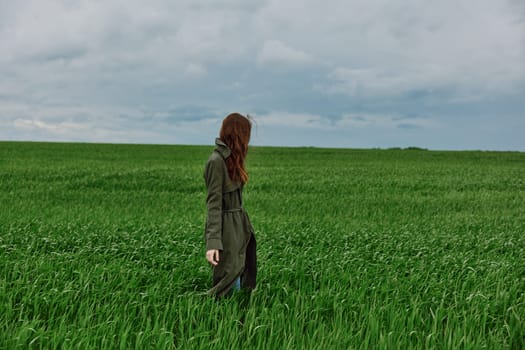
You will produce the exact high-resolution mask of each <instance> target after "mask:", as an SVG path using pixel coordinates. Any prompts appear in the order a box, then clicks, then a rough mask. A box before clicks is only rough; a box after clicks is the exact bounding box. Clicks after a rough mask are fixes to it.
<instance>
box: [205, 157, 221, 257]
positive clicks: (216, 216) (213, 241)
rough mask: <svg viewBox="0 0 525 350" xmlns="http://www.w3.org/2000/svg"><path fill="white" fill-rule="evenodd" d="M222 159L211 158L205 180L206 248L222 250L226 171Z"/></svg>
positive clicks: (207, 165)
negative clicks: (223, 191)
mask: <svg viewBox="0 0 525 350" xmlns="http://www.w3.org/2000/svg"><path fill="white" fill-rule="evenodd" d="M221 162H223V160H222V159H218V158H215V159H213V158H212V159H210V160H209V161H208V163H207V164H206V169H205V171H204V180H205V182H206V187H207V189H208V195H207V197H206V209H207V211H208V216H207V218H206V250H207V251H208V250H210V249H218V250H222V187H223V182H224V173H223V171H224V170H223V169H222V166H223V165H222V164H221Z"/></svg>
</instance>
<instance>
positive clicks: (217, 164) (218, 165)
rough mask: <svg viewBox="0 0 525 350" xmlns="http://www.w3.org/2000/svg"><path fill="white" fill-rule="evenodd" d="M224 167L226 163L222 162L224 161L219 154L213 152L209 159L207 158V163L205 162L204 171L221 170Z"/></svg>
mask: <svg viewBox="0 0 525 350" xmlns="http://www.w3.org/2000/svg"><path fill="white" fill-rule="evenodd" d="M225 166H226V163H225V162H224V159H223V158H222V156H221V155H220V153H219V152H217V151H213V152H212V153H211V154H210V156H209V158H208V161H207V162H206V169H210V168H212V169H222V168H224V167H225Z"/></svg>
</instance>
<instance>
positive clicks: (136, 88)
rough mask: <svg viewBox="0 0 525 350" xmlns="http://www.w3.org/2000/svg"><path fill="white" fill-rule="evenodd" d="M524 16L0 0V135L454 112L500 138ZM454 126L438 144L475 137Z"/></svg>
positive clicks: (298, 127)
mask: <svg viewBox="0 0 525 350" xmlns="http://www.w3.org/2000/svg"><path fill="white" fill-rule="evenodd" d="M524 14H525V7H523V2H521V1H516V0H509V1H499V2H495V1H491V0H481V1H479V0H478V1H475V0H464V1H460V2H457V1H452V0H445V1H441V2H436V3H421V2H419V1H415V0H404V1H398V2H391V1H387V0H372V1H368V2H366V3H363V2H361V1H347V0H331V1H328V2H318V1H313V0H306V1H304V0H290V1H286V2H284V3H283V2H281V1H277V0H266V1H258V2H247V1H242V0H221V1H213V2H210V1H194V0H181V1H176V2H174V1H167V0H152V1H149V2H143V1H138V0H136V1H124V0H111V1H105V2H92V1H66V0H62V1H61V0H54V1H51V0H50V1H45V2H43V1H29V0H26V1H20V2H7V1H2V2H0V121H1V122H2V124H3V125H4V126H5V127H4V128H2V130H0V139H17V138H20V139H45V140H55V139H57V140H58V139H60V140H75V141H76V140H79V141H80V140H81V141H112V142H167V143H179V142H180V143H206V142H207V141H206V140H209V139H212V138H213V137H214V136H215V134H216V132H217V131H216V128H217V127H218V125H219V122H218V121H217V120H219V119H220V118H222V116H224V115H225V114H227V113H228V112H230V111H240V112H244V113H247V112H251V113H254V114H255V115H256V116H259V118H260V120H261V130H260V137H259V139H258V140H257V142H259V143H261V144H275V143H276V142H278V141H280V142H284V141H282V140H285V138H283V137H280V136H278V135H279V134H280V133H281V132H289V133H295V134H296V136H294V138H293V139H295V140H296V141H294V142H290V144H294V145H295V144H302V143H305V144H308V142H310V143H315V145H327V146H330V145H338V146H344V145H346V146H353V145H360V146H366V147H373V146H375V145H377V146H380V145H386V144H388V145H391V146H396V142H397V143H399V145H400V146H401V144H404V143H406V142H408V141H410V143H411V144H410V145H417V142H421V143H425V142H426V141H428V140H431V139H432V137H433V135H435V134H438V133H446V134H451V132H450V130H460V129H462V128H466V127H467V126H466V125H467V124H468V128H469V129H468V130H469V133H468V135H485V136H484V137H482V136H480V137H479V139H488V138H487V137H488V131H487V130H488V129H487V128H486V127H481V125H482V124H481V123H485V124H486V125H491V126H492V125H495V124H496V123H498V125H499V126H498V127H497V128H495V129H494V128H489V129H491V130H500V134H506V135H507V136H509V135H513V133H512V132H511V131H509V132H507V131H506V130H507V129H506V128H511V127H512V128H513V130H514V129H515V128H516V126H517V125H518V126H521V127H524V126H525V125H524V124H525V122H523V121H522V120H523V112H522V111H523V110H525V106H524V103H523V102H521V101H523V100H525V65H523V62H525V37H524V34H525V21H524V18H525V16H524ZM423 115H424V116H425V117H421V116H423ZM359 118H361V119H359ZM459 120H461V121H462V122H461V123H460V122H459ZM263 128H266V129H265V130H267V131H263ZM278 128H280V131H277V129H278ZM316 129H318V130H325V131H326V132H329V133H330V135H329V136H326V135H324V136H322V137H317V138H314V137H311V136H312V135H310V133H313V132H314V130H316ZM269 130H272V132H268V131H269ZM385 130H388V133H386V131H385ZM509 130H510V129H509ZM383 131H385V133H386V134H384V138H379V139H378V138H375V136H374V137H368V138H366V137H364V138H363V140H369V141H368V142H369V143H365V142H364V141H363V142H358V141H357V140H358V139H359V137H358V136H359V135H357V134H356V132H358V133H365V134H367V135H369V136H370V135H372V134H373V135H382V132H383ZM301 135H303V136H301ZM419 135H420V136H419ZM491 135H492V136H491V137H492V139H493V140H499V141H498V142H499V144H489V143H488V142H487V146H486V147H496V148H508V147H510V146H509V145H512V147H518V148H520V149H525V144H523V143H520V142H521V141H514V140H513V139H509V137H506V138H500V137H495V136H494V135H493V134H492V133H491ZM465 137H467V138H466V141H464V140H463V139H461V138H460V137H457V138H456V141H454V138H451V139H450V140H452V141H450V142H455V144H451V145H450V146H449V147H452V148H454V147H456V148H462V147H466V148H470V146H469V143H468V142H469V141H468V140H469V137H470V138H471V140H472V147H478V148H483V147H480V146H478V144H477V143H476V142H478V141H476V140H478V138H476V137H474V136H465ZM439 139H441V140H445V139H444V138H443V137H441V138H439V137H436V140H439ZM387 140H390V141H387ZM460 141H461V142H460ZM442 142H443V146H440V145H439V144H438V143H436V144H434V145H433V146H434V147H440V148H445V147H444V146H447V145H446V144H445V143H446V142H448V141H442ZM498 145H499V146H498ZM422 146H425V145H422ZM427 146H428V145H427ZM431 146H432V145H431Z"/></svg>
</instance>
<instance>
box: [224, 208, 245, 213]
mask: <svg viewBox="0 0 525 350" xmlns="http://www.w3.org/2000/svg"><path fill="white" fill-rule="evenodd" d="M243 210H244V209H243V208H234V209H227V210H223V211H222V212H223V213H236V212H238V211H243Z"/></svg>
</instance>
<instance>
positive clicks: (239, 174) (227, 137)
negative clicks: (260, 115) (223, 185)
mask: <svg viewBox="0 0 525 350" xmlns="http://www.w3.org/2000/svg"><path fill="white" fill-rule="evenodd" d="M250 119H251V118H250V116H248V117H245V116H243V115H242V114H239V113H232V114H230V115H228V116H227V117H226V118H224V120H223V121H222V127H221V132H220V135H219V138H220V139H221V140H222V141H223V142H224V143H225V144H226V145H227V146H228V147H229V148H230V150H231V155H230V156H229V157H228V158H227V159H226V167H227V168H228V174H229V175H230V179H231V180H232V181H234V182H240V183H241V184H243V185H244V184H245V183H247V182H248V173H247V172H246V168H245V167H244V161H245V159H246V155H247V154H248V143H249V142H250V136H251V132H252V122H251V120H250Z"/></svg>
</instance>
